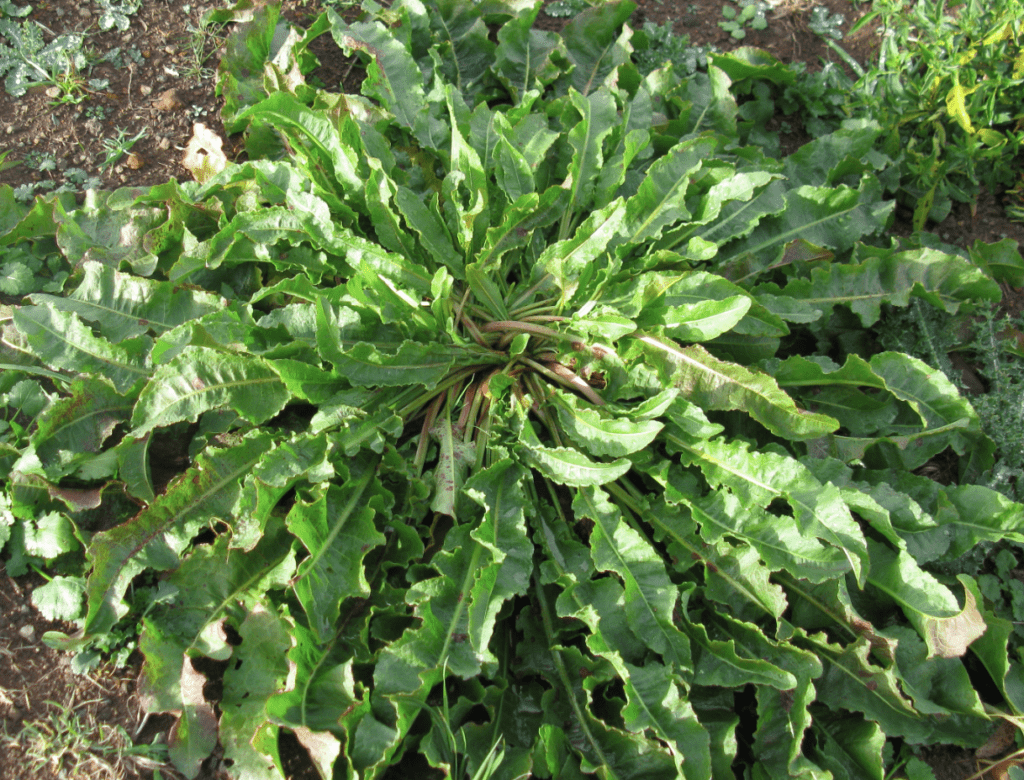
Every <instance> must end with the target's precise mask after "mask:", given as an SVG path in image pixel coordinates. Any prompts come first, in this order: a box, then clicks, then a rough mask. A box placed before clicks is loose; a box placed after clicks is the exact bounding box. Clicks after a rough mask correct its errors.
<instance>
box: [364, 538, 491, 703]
mask: <svg viewBox="0 0 1024 780" xmlns="http://www.w3.org/2000/svg"><path fill="white" fill-rule="evenodd" d="M470 531H471V528H470V526H468V525H461V526H456V527H455V528H453V529H452V530H451V531H449V532H448V535H447V537H446V538H445V543H444V550H442V551H440V552H438V553H436V554H435V555H434V557H433V559H432V561H431V563H432V565H433V567H434V568H435V569H436V570H437V571H438V573H439V576H437V577H433V578H430V579H426V580H422V581H420V582H418V583H416V584H415V585H413V586H412V587H411V588H409V590H408V591H407V594H406V602H407V603H408V604H410V605H411V606H412V607H413V615H414V616H415V617H416V618H417V619H418V620H419V621H420V622H419V624H418V626H417V627H416V628H414V629H409V630H406V631H405V632H404V633H403V634H402V636H401V638H400V639H398V640H396V641H394V642H392V643H391V644H390V645H388V646H387V647H386V648H385V649H384V650H383V651H382V652H381V656H380V660H379V661H378V663H377V667H376V669H375V671H374V684H375V690H376V691H377V692H379V693H384V694H392V693H415V692H417V691H424V690H430V688H431V687H432V686H433V685H435V684H436V683H438V682H440V681H441V679H442V676H443V674H444V669H445V666H446V665H447V669H448V672H449V673H450V674H456V675H458V676H460V677H463V678H467V679H468V678H470V677H474V676H476V675H477V674H479V673H480V671H481V663H482V662H483V661H484V660H485V659H486V658H487V657H489V656H490V652H489V651H488V650H487V648H483V647H480V648H478V647H475V644H474V642H472V641H470V639H471V638H472V637H471V634H470V611H471V608H472V607H473V603H472V601H473V596H472V594H473V589H474V587H475V586H476V584H477V582H478V581H479V580H480V578H482V577H484V576H489V572H488V570H489V569H490V568H491V567H493V566H494V565H495V564H494V563H493V561H491V560H489V558H490V552H489V551H488V550H487V548H485V547H484V546H483V545H482V544H480V543H479V542H476V541H474V540H473V539H472V538H471V537H470ZM478 636H479V634H478Z"/></svg>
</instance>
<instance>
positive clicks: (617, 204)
mask: <svg viewBox="0 0 1024 780" xmlns="http://www.w3.org/2000/svg"><path fill="white" fill-rule="evenodd" d="M625 214H626V209H625V205H624V204H623V202H622V201H621V200H616V201H614V202H613V203H610V204H608V206H606V207H605V208H603V209H600V210H598V211H594V212H592V213H591V214H590V216H589V217H587V219H586V220H584V222H583V224H581V225H580V226H579V229H577V231H576V233H575V235H574V236H573V237H572V238H569V239H566V240H564V241H556V242H555V243H553V244H550V245H549V246H548V247H547V249H545V250H544V252H543V254H541V256H540V258H539V259H538V260H537V265H538V266H540V267H542V268H544V269H545V270H547V272H548V273H549V274H551V276H552V277H553V278H554V280H555V284H557V285H558V287H559V289H561V291H562V296H561V299H562V301H563V303H564V302H568V301H570V300H571V299H572V298H573V296H575V295H577V293H580V294H581V297H582V296H584V295H587V294H588V293H590V288H589V286H588V285H587V282H588V281H590V280H592V279H594V276H595V274H596V272H597V271H598V270H599V267H598V266H597V263H596V261H597V260H598V258H599V257H601V256H602V255H603V254H604V253H605V250H606V249H607V248H608V245H609V243H611V242H613V241H614V239H615V237H616V236H617V235H618V234H619V232H620V231H621V229H622V223H623V220H624V219H625Z"/></svg>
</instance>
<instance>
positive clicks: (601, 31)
mask: <svg viewBox="0 0 1024 780" xmlns="http://www.w3.org/2000/svg"><path fill="white" fill-rule="evenodd" d="M635 8H636V5H635V4H634V3H631V2H628V0H627V1H626V2H610V3H599V4H598V5H595V6H591V7H590V8H587V9H586V10H584V11H583V12H582V13H580V14H578V15H577V16H575V17H574V18H573V19H572V20H571V21H570V22H569V23H568V24H567V25H566V26H565V29H563V30H562V38H563V40H564V42H565V48H566V52H567V53H568V56H569V61H570V62H571V63H572V64H573V66H574V67H573V68H572V71H571V72H570V74H569V75H570V82H571V84H572V87H573V88H574V89H575V90H576V91H577V92H579V93H580V94H581V95H589V94H590V93H591V92H592V91H593V90H595V89H597V88H598V87H599V86H600V85H601V84H602V83H603V82H604V79H605V77H606V76H607V75H608V74H609V73H610V72H611V70H612V68H613V67H614V66H615V65H617V64H619V63H620V62H623V61H625V60H626V59H627V58H628V53H627V51H626V49H625V47H624V46H623V45H622V44H621V43H619V40H618V38H617V36H618V31H619V27H620V26H621V25H622V24H623V23H624V22H625V21H626V20H627V19H629V17H630V14H632V13H633V10H634V9H635Z"/></svg>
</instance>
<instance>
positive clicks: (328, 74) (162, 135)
mask: <svg viewBox="0 0 1024 780" xmlns="http://www.w3.org/2000/svg"><path fill="white" fill-rule="evenodd" d="M637 2H638V8H637V11H636V13H635V15H634V27H640V26H641V25H642V23H643V22H644V21H651V22H656V23H662V22H669V21H670V22H672V23H673V24H674V29H675V31H676V33H677V34H686V35H689V36H690V42H691V43H692V44H714V45H716V46H718V47H720V48H721V49H723V50H728V49H732V48H736V47H737V46H740V45H746V46H756V47H760V48H764V49H766V50H768V51H769V52H771V53H772V54H774V55H775V56H776V57H778V58H779V59H780V60H782V61H783V62H794V61H805V62H807V63H808V64H809V66H811V67H819V66H820V63H822V62H826V61H836V60H838V57H837V55H835V54H834V52H832V51H831V50H830V49H829V48H828V47H827V46H825V45H824V44H823V43H822V41H821V39H820V38H819V37H818V36H817V35H816V34H815V33H813V32H812V31H811V30H810V28H809V27H808V24H807V20H808V17H809V15H810V12H811V9H812V8H813V7H815V6H817V5H824V6H826V7H827V8H828V9H829V10H830V11H832V12H834V13H841V14H843V15H844V16H845V17H846V25H845V27H844V29H847V30H848V29H849V27H850V26H851V25H852V24H853V23H854V22H856V21H857V19H859V18H860V17H861V16H862V15H863V14H864V13H865V12H866V11H867V10H868V8H869V6H868V5H867V4H862V5H854V4H852V3H851V2H850V0H822V1H821V2H813V1H812V0H793V2H790V3H787V4H785V5H782V6H779V7H777V8H776V9H775V10H774V11H772V12H770V13H769V15H768V27H767V29H765V30H762V31H754V30H751V31H749V32H748V34H747V37H746V39H745V40H743V41H738V40H736V39H734V38H732V37H731V36H730V35H729V33H728V32H726V31H725V30H723V29H722V28H721V27H720V26H719V25H718V22H720V21H722V20H723V19H724V17H723V16H722V7H723V5H725V2H724V0H637ZM321 3H322V0H309V1H308V3H307V2H306V0H303V2H294V1H289V0H286V2H285V4H284V5H285V7H284V12H283V15H284V17H285V18H287V19H289V20H291V21H293V22H295V23H297V24H300V25H305V24H306V23H307V22H308V21H309V20H311V19H312V18H315V16H316V14H317V13H318V12H319V10H320V6H321ZM208 8H209V6H206V5H195V6H189V5H182V4H179V3H174V2H165V0H145V1H144V3H143V7H142V8H141V9H140V11H139V12H138V14H136V15H135V16H133V17H132V25H131V28H130V29H129V30H127V31H125V32H120V31H117V30H112V31H108V32H99V31H98V29H97V18H98V10H97V8H96V7H95V6H92V5H90V4H87V3H82V2H81V1H80V0H42V1H41V2H38V3H34V4H33V11H32V14H31V16H29V17H28V18H30V19H34V20H36V21H39V22H41V23H42V24H44V25H45V26H46V27H47V28H48V29H49V30H51V31H53V32H54V33H60V32H65V31H72V30H74V31H83V32H90V34H89V37H88V39H87V45H88V46H89V47H91V48H92V49H93V51H94V52H95V54H96V56H97V57H98V58H102V57H104V56H105V55H107V54H108V53H109V52H110V51H111V50H112V49H114V48H119V49H120V50H121V53H122V54H121V57H120V61H119V62H114V63H112V62H109V61H106V62H99V63H98V64H96V65H95V66H94V67H93V68H92V70H91V71H90V72H88V73H87V74H83V75H84V76H86V78H87V79H96V78H99V79H106V80H107V81H108V84H107V86H106V87H104V88H103V89H102V90H100V91H89V90H87V91H85V92H84V93H83V99H82V101H81V102H78V103H71V102H60V100H59V96H55V95H54V93H53V90H52V89H50V91H49V92H48V91H47V87H45V86H44V87H37V88H35V89H33V90H31V91H30V92H29V93H28V94H27V95H25V96H23V97H21V98H13V97H11V96H10V95H8V94H6V92H2V91H0V117H2V118H3V119H2V121H0V153H2V152H3V151H4V150H8V151H9V152H10V154H9V156H8V158H7V160H6V162H5V163H0V184H11V185H13V186H14V187H19V186H24V185H36V187H37V191H38V192H45V191H46V189H45V188H46V187H49V188H51V189H52V188H55V187H58V186H60V185H62V184H64V183H65V182H67V181H68V175H69V171H70V170H71V169H75V168H78V169H81V170H83V171H84V172H85V173H86V174H87V175H88V176H90V177H96V178H97V179H98V180H99V181H100V183H101V186H102V187H103V188H107V189H113V188H118V187H126V186H130V187H145V186H149V185H153V184H157V183H160V182H163V181H166V180H168V179H169V178H178V179H185V178H188V175H189V174H188V171H187V170H186V169H185V168H184V167H183V166H182V164H181V157H182V154H183V150H184V147H185V145H186V144H187V143H188V140H189V138H190V137H191V135H192V131H193V126H194V124H195V123H196V122H202V123H204V124H206V125H207V126H208V127H210V128H212V129H213V130H215V131H216V132H217V133H219V134H220V135H221V136H222V137H226V134H225V132H224V128H223V125H222V123H221V121H220V117H219V101H218V99H217V97H216V95H215V93H214V87H215V78H214V71H215V69H216V65H217V62H218V51H219V47H220V46H221V44H222V42H223V38H222V35H224V34H227V33H229V32H230V29H225V30H218V29H209V30H207V32H206V33H205V34H203V35H200V34H197V33H196V32H195V30H197V29H199V28H200V27H201V24H200V22H201V19H202V15H203V14H204V13H205V12H206V11H207V10H208ZM538 23H539V24H540V25H541V26H545V27H548V28H551V29H558V28H560V27H561V26H562V25H563V24H564V20H563V19H558V18H554V17H549V16H546V15H545V14H542V15H541V17H540V18H539V19H538ZM876 40H877V38H876V36H875V34H874V29H873V28H871V27H870V26H869V27H867V28H865V29H864V30H863V31H861V32H860V33H859V34H858V36H857V37H855V38H851V39H847V40H844V42H843V45H844V47H846V49H847V50H848V51H849V52H850V53H851V54H852V55H853V56H854V58H855V59H857V60H859V61H860V62H861V63H864V64H866V63H868V62H869V61H870V59H871V56H872V54H873V51H874V47H875V45H876ZM313 51H314V53H316V54H317V56H318V57H320V59H321V67H320V68H319V69H318V70H317V71H316V72H315V73H314V74H313V76H315V77H316V78H318V79H319V80H320V81H321V82H322V83H324V84H326V85H327V86H328V87H329V88H331V89H337V88H338V87H339V85H340V86H341V88H342V89H345V90H349V91H358V86H359V82H360V80H361V75H362V74H361V72H360V70H359V68H358V66H356V67H353V63H352V62H351V61H350V60H349V59H347V58H346V57H344V56H343V55H342V53H341V52H340V51H339V50H338V49H337V47H336V46H334V44H333V42H332V41H330V39H329V36H325V37H324V38H323V39H321V40H320V41H318V42H317V43H316V44H314V47H313ZM83 83H87V82H86V80H85V79H83ZM119 132H120V133H121V134H123V137H125V138H132V137H134V136H135V135H137V134H139V133H140V132H141V133H142V137H141V138H140V139H139V140H138V141H137V142H136V143H135V144H134V145H133V146H132V148H131V150H130V152H131V153H130V154H126V155H124V156H122V157H121V158H120V159H118V160H117V161H116V162H114V163H113V164H112V165H109V166H106V167H104V168H101V165H102V164H103V163H104V161H105V160H106V159H107V157H108V148H107V146H105V145H104V141H108V140H110V139H114V138H116V137H117V136H118V134H119ZM226 140H227V142H226V144H225V151H226V152H227V153H228V154H229V156H234V157H235V159H241V154H242V153H241V148H242V147H241V141H240V138H234V139H226ZM805 140H808V139H807V138H806V137H801V136H800V135H799V133H796V134H794V136H793V137H791V138H788V139H784V141H785V143H786V146H787V148H795V147H796V146H798V145H799V144H800V143H801V142H803V141H805ZM41 160H42V161H45V160H51V161H52V165H49V164H44V165H42V166H41V165H40V164H39V162H40V161H41ZM12 162H14V163H17V164H15V165H11V163H12ZM40 168H42V169H40ZM47 182H49V183H50V184H46V183H47ZM932 229H933V230H934V231H935V232H936V233H938V234H939V235H940V236H942V237H943V238H944V239H945V240H947V241H948V242H949V243H953V244H957V245H960V246H969V245H970V244H972V243H973V242H974V241H975V240H982V241H997V240H999V239H1001V238H1004V237H1007V236H1009V237H1011V238H1014V239H1016V240H1017V241H1018V242H1019V243H1021V244H1022V245H1024V226H1022V225H1020V224H1017V223H1014V222H1011V221H1010V220H1008V219H1007V218H1006V216H1005V214H1004V213H1003V208H1002V204H1001V203H1000V202H999V200H998V199H997V198H996V197H995V196H994V195H993V194H991V193H985V194H983V196H982V198H981V199H980V201H979V203H978V204H977V207H976V209H975V210H972V209H971V208H970V207H968V206H962V205H959V204H958V205H957V206H956V207H955V208H954V210H953V212H952V214H951V215H950V216H949V217H948V218H947V219H946V220H945V221H944V222H943V223H941V224H939V225H935V226H932ZM894 232H895V233H897V234H900V233H904V234H905V233H909V232H910V229H909V225H908V221H907V219H906V217H904V218H903V219H899V215H898V220H897V224H896V226H895V227H894ZM42 582H43V580H42V579H41V578H40V577H38V576H37V575H34V574H33V575H29V576H27V577H22V578H19V579H18V580H17V581H15V580H13V579H11V578H10V577H9V576H7V573H6V570H5V569H3V568H0V778H4V780H51V778H52V779H54V780H56V779H58V778H60V779H64V778H72V779H73V780H79V779H81V780H85V778H88V779H89V780H94V778H108V777H109V778H118V780H120V779H122V778H123V780H149V778H152V777H153V772H152V766H151V765H147V764H146V763H145V761H139V760H134V759H132V760H119V761H118V762H116V764H115V765H113V766H112V768H109V769H108V768H104V765H103V764H102V763H100V762H99V760H98V759H97V760H96V761H91V760H90V757H89V756H88V755H84V754H83V755H79V756H78V757H77V758H76V757H75V756H73V755H64V756H58V757H57V758H55V759H50V760H45V761H42V762H40V761H39V760H35V759H33V758H32V754H33V753H34V752H36V753H37V752H38V750H37V748H38V740H34V739H32V735H33V734H36V733H43V734H45V733H46V728H51V729H52V728H53V724H54V722H55V721H54V718H55V717H56V716H57V715H60V714H61V713H66V712H71V713H73V714H75V715H76V716H77V717H78V720H79V722H80V723H81V724H83V728H84V729H85V730H86V731H89V732H90V733H93V734H95V735H99V736H98V737H97V738H98V739H99V738H102V737H103V735H105V734H109V732H110V730H112V729H117V728H120V729H123V731H124V732H125V733H126V734H127V735H129V736H130V738H131V739H133V740H134V741H136V742H137V743H140V744H150V743H152V742H153V741H154V739H155V740H157V741H159V740H160V739H166V730H167V729H168V728H169V726H170V725H171V722H172V721H171V718H170V717H168V716H164V717H163V718H159V719H158V718H150V719H149V720H148V721H147V720H145V717H144V713H143V711H142V707H141V705H140V703H139V701H138V699H137V697H136V693H135V678H136V676H137V674H138V662H139V660H140V659H139V658H138V657H137V655H136V656H133V657H132V658H131V659H129V664H128V666H127V668H123V669H115V668H112V666H111V665H110V664H108V665H106V666H103V667H101V668H100V670H99V671H96V672H93V673H90V674H88V675H75V674H74V673H73V672H72V670H71V667H70V663H69V660H68V657H67V656H65V655H63V654H61V653H58V652H56V651H53V650H50V649H48V648H47V647H46V646H44V645H43V644H42V643H41V641H40V637H41V636H42V635H43V634H44V633H45V632H46V631H49V630H54V629H58V630H62V631H66V632H67V631H71V630H73V627H71V626H66V625H64V626H62V625H59V624H53V623H50V622H49V621H46V620H45V619H43V618H42V617H41V616H40V615H39V613H38V612H36V610H35V609H34V608H33V607H32V605H31V600H30V596H31V592H32V589H33V588H34V587H36V586H37V585H39V584H42ZM293 742H294V740H293ZM282 747H283V756H284V759H285V766H286V769H287V772H288V776H289V777H290V778H302V779H303V780H304V779H305V778H315V777H317V776H318V775H317V774H316V772H315V770H314V769H313V766H312V764H311V763H310V761H309V760H308V757H306V756H305V755H304V752H303V751H302V749H301V748H300V747H299V746H298V744H297V742H296V743H295V744H290V743H289V744H287V745H282ZM93 751H94V752H95V753H96V755H97V756H99V757H102V756H103V755H105V754H104V753H103V744H97V745H96V746H95V747H94V748H93ZM86 752H88V751H86ZM129 758H130V757H129ZM958 762H960V765H958ZM935 763H936V764H942V765H944V769H945V771H946V772H947V773H948V772H949V770H950V769H951V768H952V767H954V766H957V767H958V771H955V772H954V773H953V774H952V775H949V774H946V775H940V776H952V777H956V778H963V777H966V776H968V775H970V774H971V773H972V772H973V771H975V769H976V768H977V765H976V764H975V762H974V761H973V758H972V757H971V756H964V755H960V754H957V755H956V756H950V755H948V754H943V758H942V759H941V760H940V761H936V762H935ZM107 766H110V762H109V761H108V762H107ZM961 766H962V768H960V767H961ZM160 771H161V773H162V776H163V777H164V778H168V777H177V775H176V774H175V773H174V772H173V771H172V770H169V769H168V768H166V767H164V768H162V769H161V770H160ZM200 777H201V778H204V780H213V779H214V778H223V777H226V773H225V772H224V771H223V768H222V767H221V766H220V765H219V761H218V757H217V756H216V755H214V756H213V757H211V759H210V760H209V761H208V762H207V764H206V765H204V768H203V771H202V773H201V775H200Z"/></svg>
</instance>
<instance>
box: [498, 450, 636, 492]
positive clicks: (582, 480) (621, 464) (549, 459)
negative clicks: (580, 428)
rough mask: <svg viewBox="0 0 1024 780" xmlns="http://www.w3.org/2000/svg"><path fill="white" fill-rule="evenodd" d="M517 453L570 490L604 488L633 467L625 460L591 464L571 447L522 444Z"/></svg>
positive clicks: (591, 461) (589, 460) (592, 462)
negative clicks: (574, 488)
mask: <svg viewBox="0 0 1024 780" xmlns="http://www.w3.org/2000/svg"><path fill="white" fill-rule="evenodd" d="M516 449H517V451H518V452H519V453H520V456H521V457H522V458H523V460H524V461H525V462H526V463H527V464H529V465H530V466H532V467H533V468H535V469H537V470H538V471H539V472H540V473H541V474H543V475H544V476H545V477H547V478H548V479H550V480H551V481H552V482H557V483H558V484H559V485H568V486H569V487H587V486H596V485H604V484H606V483H608V482H612V481H614V480H616V479H618V478H619V477H621V476H622V475H623V474H625V473H626V472H627V471H629V469H630V467H631V465H632V464H630V462H629V461H628V460H626V459H625V458H619V459H618V460H613V461H612V462H611V463H606V462H604V461H596V460H591V459H590V458H588V457H587V456H586V455H584V454H583V453H582V452H580V451H579V450H574V449H570V448H569V447H545V446H544V445H542V444H539V443H534V442H522V443H520V445H519V446H518V447H517V448H516Z"/></svg>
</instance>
